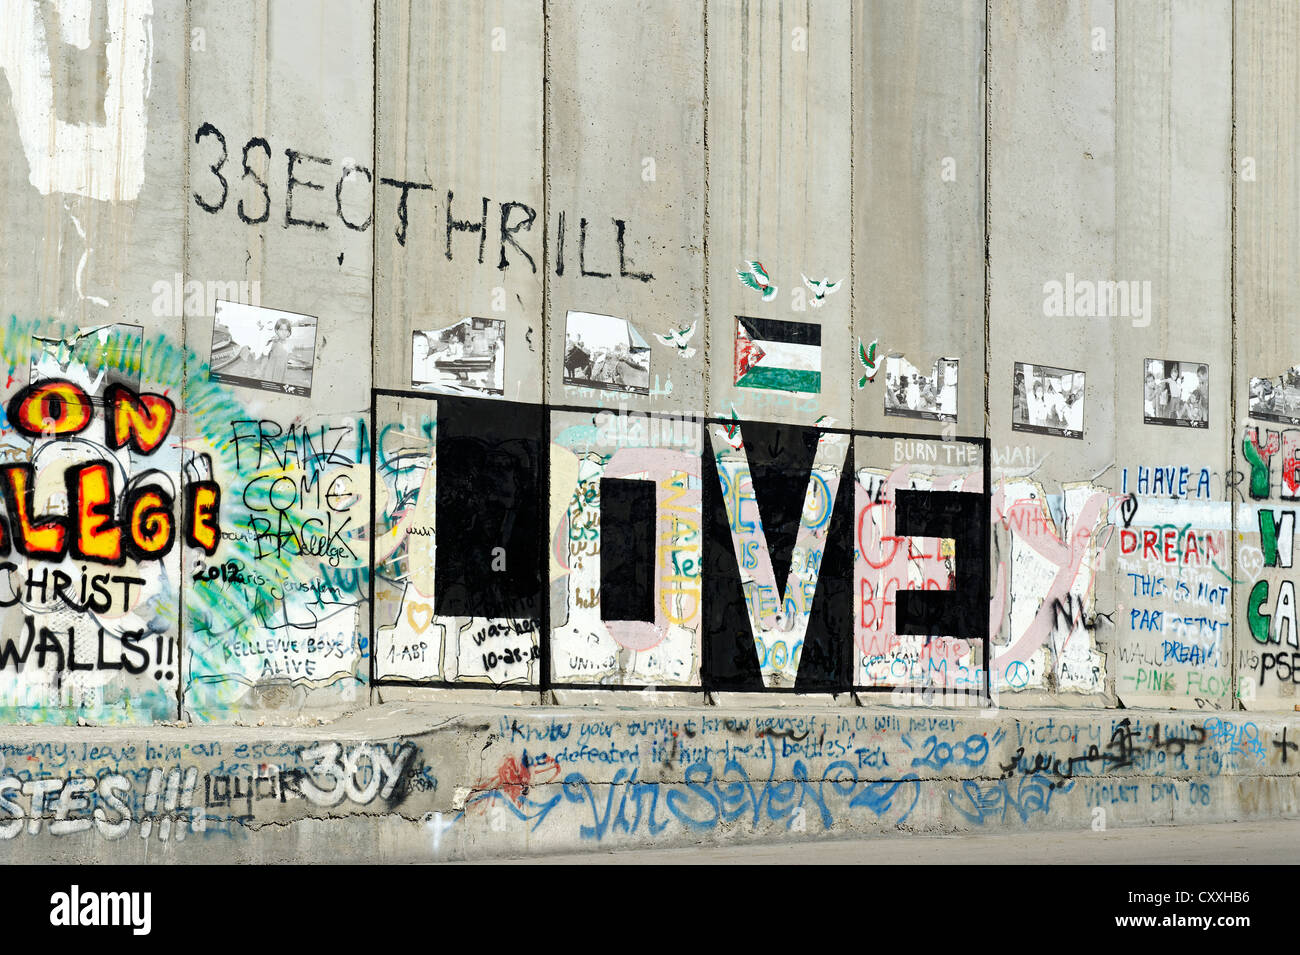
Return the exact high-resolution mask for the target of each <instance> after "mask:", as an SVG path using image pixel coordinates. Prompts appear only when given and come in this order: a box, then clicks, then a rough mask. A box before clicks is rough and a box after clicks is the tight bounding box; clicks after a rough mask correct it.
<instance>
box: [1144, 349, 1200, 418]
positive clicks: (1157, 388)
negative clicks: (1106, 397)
mask: <svg viewBox="0 0 1300 955" xmlns="http://www.w3.org/2000/svg"><path fill="white" fill-rule="evenodd" d="M1142 371H1143V376H1142V389H1143V391H1142V402H1143V404H1142V407H1143V417H1142V420H1143V422H1145V423H1146V424H1165V425H1171V426H1173V427H1177V428H1208V427H1209V426H1210V366H1209V365H1204V364H1198V363H1196V362H1194V361H1168V360H1166V359H1160V358H1148V359H1146V361H1145V362H1144V363H1143V368H1142Z"/></svg>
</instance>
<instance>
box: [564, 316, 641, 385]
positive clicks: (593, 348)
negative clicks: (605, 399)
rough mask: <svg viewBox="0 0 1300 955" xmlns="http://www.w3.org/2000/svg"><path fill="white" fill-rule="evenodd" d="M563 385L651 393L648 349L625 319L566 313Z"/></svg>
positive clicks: (639, 335)
mask: <svg viewBox="0 0 1300 955" xmlns="http://www.w3.org/2000/svg"><path fill="white" fill-rule="evenodd" d="M564 383H565V384H566V385H582V386H584V387H587V388H603V389H605V390H606V391H627V392H631V393H632V394H636V395H648V394H649V393H650V346H649V345H648V344H647V343H646V340H645V339H644V338H642V337H641V334H640V333H639V332H638V331H637V330H636V329H635V328H633V327H632V323H631V322H629V321H628V320H627V319H625V318H616V317H614V316H613V315H593V314H591V313H590V312H569V314H568V316H567V317H566V319H565V325H564Z"/></svg>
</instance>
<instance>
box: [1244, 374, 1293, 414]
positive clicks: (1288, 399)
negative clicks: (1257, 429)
mask: <svg viewBox="0 0 1300 955" xmlns="http://www.w3.org/2000/svg"><path fill="white" fill-rule="evenodd" d="M1250 416H1251V417H1252V418H1259V419H1261V420H1263V421H1278V422H1281V423H1282V424H1300V365H1292V366H1291V367H1290V368H1288V369H1287V370H1286V371H1284V372H1283V373H1282V374H1280V375H1278V376H1277V377H1276V378H1252V379H1250Z"/></svg>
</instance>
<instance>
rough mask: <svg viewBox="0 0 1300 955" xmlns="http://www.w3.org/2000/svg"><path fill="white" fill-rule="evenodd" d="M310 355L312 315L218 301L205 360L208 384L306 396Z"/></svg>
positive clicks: (313, 337) (312, 356) (313, 329)
mask: <svg viewBox="0 0 1300 955" xmlns="http://www.w3.org/2000/svg"><path fill="white" fill-rule="evenodd" d="M315 355H316V318H315V316H312V315H298V314H296V313H295V312H281V311H278V310H276V309H273V308H261V307H259V306H257V305H242V304H240V303H238V302H217V307H216V318H215V320H214V321H213V323H212V354H211V357H210V358H209V367H210V369H211V370H210V372H209V377H210V378H211V379H212V380H213V381H220V382H224V383H226V384H229V385H242V386H243V387H245V388H258V389H261V390H262V391H278V392H280V393H282V394H286V395H303V396H309V395H310V394H311V379H312V367H313V364H314V359H315Z"/></svg>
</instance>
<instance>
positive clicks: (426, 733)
mask: <svg viewBox="0 0 1300 955" xmlns="http://www.w3.org/2000/svg"><path fill="white" fill-rule="evenodd" d="M5 737H6V741H5V742H4V743H0V757H3V766H0V858H3V859H4V860H5V861H6V862H40V861H56V862H67V863H97V862H113V863H137V862H138V863H145V862H150V863H152V862H203V863H212V862H254V863H271V862H429V861H449V860H459V859H476V858H493V857H504V856H518V855H533V854H546V853H558V852H574V851H580V850H585V849H600V850H609V849H611V848H615V849H616V848H620V847H637V848H648V847H659V846H662V847H670V846H689V845H733V844H738V843H741V842H791V841H795V840H801V839H807V840H822V839H837V838H849V837H860V836H862V835H870V834H875V833H894V834H897V833H899V832H900V831H903V832H922V831H929V832H958V831H994V830H1003V831H1016V830H1043V829H1053V830H1071V829H1073V830H1086V829H1101V828H1106V829H1114V828H1119V827H1123V826H1143V825H1169V824H1188V823H1197V824H1200V823H1215V822H1228V821H1236V820H1253V819H1265V818H1268V819H1276V818H1279V817H1284V816H1291V815H1296V814H1300V781H1298V777H1297V769H1300V752H1297V741H1300V716H1296V717H1289V716H1287V717H1282V716H1276V717H1262V716H1257V715H1254V714H1242V713H1230V714H1223V715H1214V716H1205V715H1201V714H1190V715H1189V714H1176V713H1171V712H1162V711H1151V710H1146V711H1143V710H1125V711H1105V712H1090V711H1061V710H1052V711H1046V710H1043V711H1023V710H1018V711H1014V712H1012V711H1007V710H952V709H949V710H935V709H926V710H921V709H910V708H902V707H884V706H875V707H844V708H828V709H822V710H810V709H808V708H800V709H799V710H798V711H794V710H792V709H790V708H776V707H772V708H760V707H757V706H752V707H748V708H740V707H732V708H723V707H702V706H701V707H695V708H689V709H682V710H671V711H665V710H664V709H663V708H658V707H656V708H650V707H646V708H613V707H603V708H598V707H592V708H583V709H580V710H579V709H551V708H546V709H541V708H533V707H522V706H517V707H511V706H487V705H480V706H464V705H447V704H428V703H387V704H382V705H379V706H376V707H371V708H367V709H365V710H364V711H360V712H357V713H355V714H351V715H349V716H346V717H344V718H341V719H339V720H338V721H336V722H334V723H331V724H329V725H327V726H319V727H312V728H290V727H243V726H233V727H232V726H223V727H207V726H197V727H195V726H190V727H179V726H155V727H145V728H100V727H39V726H28V727H11V728H8V729H7V730H6V732H5Z"/></svg>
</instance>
